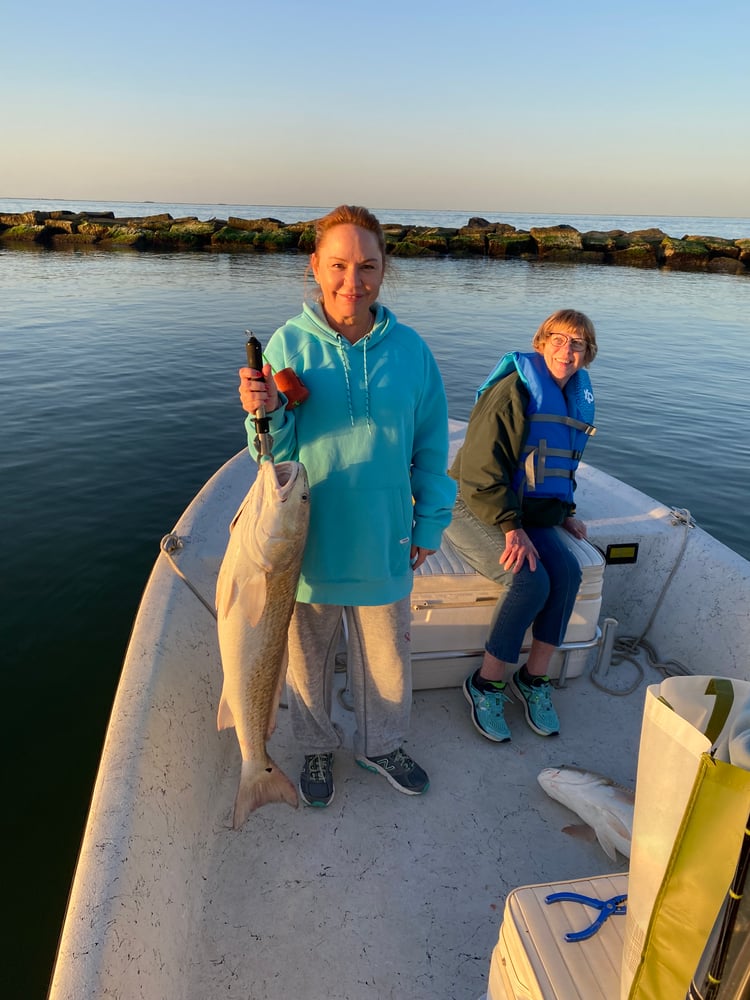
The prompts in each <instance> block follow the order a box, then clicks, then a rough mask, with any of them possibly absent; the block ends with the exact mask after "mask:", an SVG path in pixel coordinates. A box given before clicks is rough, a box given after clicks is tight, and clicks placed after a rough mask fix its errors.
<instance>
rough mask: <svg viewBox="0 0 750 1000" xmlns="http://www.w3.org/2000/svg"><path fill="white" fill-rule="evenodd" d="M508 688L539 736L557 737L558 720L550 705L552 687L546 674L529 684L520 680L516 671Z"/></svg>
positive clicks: (518, 671)
mask: <svg viewBox="0 0 750 1000" xmlns="http://www.w3.org/2000/svg"><path fill="white" fill-rule="evenodd" d="M510 687H511V690H512V691H513V694H515V695H516V696H517V698H518V700H519V701H520V702H521V704H522V705H523V710H524V713H525V715H526V721H527V722H528V724H529V725H530V726H531V728H532V729H533V730H534V732H535V733H539V735H540V736H557V734H558V733H559V732H560V720H559V719H558V717H557V712H556V711H555V708H554V706H553V704H552V685H551V684H550V681H549V677H547V676H546V674H545V675H544V676H542V677H535V678H534V679H533V681H532V682H531V684H526V683H525V682H524V681H522V680H521V671H520V670H517V671H516V672H515V673H514V674H513V676H512V677H511V679H510Z"/></svg>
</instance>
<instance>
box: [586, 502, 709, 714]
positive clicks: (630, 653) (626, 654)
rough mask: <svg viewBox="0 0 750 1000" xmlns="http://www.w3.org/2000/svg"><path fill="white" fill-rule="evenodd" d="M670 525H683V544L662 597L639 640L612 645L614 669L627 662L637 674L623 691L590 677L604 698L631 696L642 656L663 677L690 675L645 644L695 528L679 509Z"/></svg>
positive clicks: (630, 638) (641, 672)
mask: <svg viewBox="0 0 750 1000" xmlns="http://www.w3.org/2000/svg"><path fill="white" fill-rule="evenodd" d="M672 524H673V525H675V526H679V525H683V527H684V529H685V530H684V531H683V534H682V544H681V545H680V551H679V552H678V553H677V558H676V560H675V563H674V566H673V567H672V569H671V570H670V572H669V575H668V577H667V579H666V580H665V582H664V586H663V587H662V589H661V593H660V594H659V597H658V599H657V601H656V603H655V605H654V609H653V611H652V612H651V617H650V618H649V620H648V624H647V625H646V627H645V628H644V630H643V631H642V632H641V634H640V635H639V636H637V637H634V636H621V637H620V638H619V639H616V640H615V643H614V651H613V655H612V660H611V662H612V665H613V666H617V664H619V663H622V662H623V660H627V661H628V663H632V664H633V666H634V667H635V669H636V673H637V676H636V680H635V681H634V683H633V684H631V685H630V687H628V688H624V689H623V690H616V689H613V688H610V687H607V685H606V684H602V683H601V681H599V680H598V679H597V678H596V677H594V676H593V674H592V675H591V677H590V680H591V683H592V684H593V685H594V687H598V688H600V689H601V690H602V691H606V692H607V694H614V695H622V696H624V695H628V694H632V693H633V692H634V691H635V690H636V689H637V688H638V687H639V686H640V683H641V681H642V680H643V678H644V676H645V675H644V669H643V662H642V660H643V657H644V654H645V658H646V660H647V661H648V666H649V667H652V668H653V669H654V670H658V671H660V672H661V673H662V674H663V676H664V677H674V676H677V675H686V674H690V670H688V668H687V667H686V666H685V664H684V663H680V661H679V660H661V659H660V657H659V654H658V653H657V651H656V648H655V647H654V646H653V645H652V644H651V643H650V642H648V641H647V640H646V636H647V634H648V632H649V629H650V628H651V626H652V625H653V624H654V621H655V620H656V616H657V614H658V612H659V609H660V608H661V606H662V604H663V603H664V599H665V597H666V596H667V592H668V590H669V588H670V586H671V584H672V580H673V579H674V577H675V574H676V572H677V570H678V569H679V566H680V563H681V562H682V558H683V556H684V555H685V549H686V548H687V540H688V533H689V531H690V529H691V528H694V527H695V521H694V520H693V517H692V515H691V513H690V511H689V510H687V509H685V508H680V507H673V508H672Z"/></svg>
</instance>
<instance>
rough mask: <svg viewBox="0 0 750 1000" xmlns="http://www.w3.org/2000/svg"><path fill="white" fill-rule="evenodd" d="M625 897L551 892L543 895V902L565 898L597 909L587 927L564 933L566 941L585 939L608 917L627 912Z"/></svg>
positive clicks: (560, 900) (558, 900) (557, 901)
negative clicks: (596, 914)
mask: <svg viewBox="0 0 750 1000" xmlns="http://www.w3.org/2000/svg"><path fill="white" fill-rule="evenodd" d="M627 898H628V897H627V895H625V894H623V895H621V896H612V898H611V899H596V897H594V896H584V895H583V894H582V893H580V892H553V893H551V894H550V895H549V896H545V897H544V902H545V903H559V902H562V901H563V900H567V901H568V902H571V903H583V904H584V906H590V907H591V908H592V909H594V910H599V915H598V916H597V918H596V920H594V922H593V923H592V924H591V925H590V926H589V927H584V929H583V930H582V931H569V932H568V933H567V934H566V935H565V940H566V941H585V940H586V939H587V938H590V937H593V936H594V934H596V932H597V931H598V930H599V928H600V927H601V926H602V925H603V924H604V921H605V920H607V918H608V917H611V916H614V915H617V914H622V913H626V912H627V906H626V905H625V900H626V899H627Z"/></svg>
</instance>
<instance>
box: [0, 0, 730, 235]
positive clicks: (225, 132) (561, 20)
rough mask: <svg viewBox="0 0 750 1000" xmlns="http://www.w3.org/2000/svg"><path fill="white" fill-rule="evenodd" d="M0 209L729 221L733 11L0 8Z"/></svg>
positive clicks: (203, 0) (670, 4)
mask: <svg viewBox="0 0 750 1000" xmlns="http://www.w3.org/2000/svg"><path fill="white" fill-rule="evenodd" d="M0 39H1V40H2V41H1V42H0V83H1V84H2V95H3V96H2V100H1V101H0V197H7V198H10V197H15V198H35V197H39V198H69V199H92V200H102V201H107V200H111V201H145V200H151V201H162V202H163V201H168V202H181V201H184V202H196V203H197V202H201V203H213V202H226V203H230V204H232V203H235V204H260V205H316V206H317V205H333V204H338V203H340V202H345V201H349V202H356V203H361V204H366V205H369V206H371V207H373V208H415V209H420V208H424V209H457V210H460V209H486V210H493V211H503V210H506V211H512V212H559V213H561V214H563V213H564V214H574V213H592V214H609V213H620V214H642V215H649V214H656V215H725V216H742V217H746V216H750V2H749V0H713V2H707V0H662V2H659V0H627V2H620V3H615V2H610V0H567V2H564V0H451V2H446V0H348V2H347V0H200V2H198V0H181V2H175V0H126V2H122V3H121V2H118V0H113V2H111V0H63V2H60V0H24V2H18V0H2V3H0Z"/></svg>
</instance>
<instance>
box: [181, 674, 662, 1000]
mask: <svg viewBox="0 0 750 1000" xmlns="http://www.w3.org/2000/svg"><path fill="white" fill-rule="evenodd" d="M641 700H642V696H641V694H640V692H636V693H635V694H633V695H630V696H628V697H626V698H612V697H609V696H607V695H606V694H604V693H602V692H600V691H598V690H597V689H596V688H595V687H594V686H593V685H592V684H591V683H590V681H589V680H588V679H587V678H584V677H581V678H577V679H575V680H573V681H571V682H570V683H569V685H568V686H567V687H566V688H565V689H564V690H561V691H559V692H558V693H557V695H556V703H557V705H558V708H559V713H560V716H561V719H562V725H563V732H562V734H561V735H560V736H559V737H552V738H548V739H543V738H541V737H539V736H537V735H536V734H534V733H533V732H532V731H531V730H530V729H529V728H528V727H527V725H526V723H525V721H524V718H523V713H522V710H521V708H520V706H518V705H513V706H508V708H507V714H506V718H507V719H508V721H509V724H510V725H511V728H512V732H513V741H512V742H511V743H510V744H504V745H496V744H491V743H490V742H489V741H487V740H485V739H483V738H482V737H481V736H480V735H479V734H478V733H477V732H476V730H475V729H474V727H473V725H472V723H471V720H470V717H469V709H468V705H467V703H466V701H465V699H464V696H463V693H462V692H461V691H460V690H455V689H454V690H447V689H440V690H428V691H421V692H417V693H416V694H415V697H414V709H413V715H412V728H411V735H410V739H409V741H408V743H407V748H408V750H409V751H410V752H411V753H412V754H413V756H414V757H415V759H417V760H418V761H419V762H420V763H421V764H422V765H423V766H424V767H425V768H426V770H427V771H428V773H429V775H430V778H431V786H430V789H429V791H428V792H427V793H426V794H425V795H424V796H421V797H413V796H406V795H402V794H400V793H398V792H397V791H395V790H394V789H393V788H392V787H391V786H390V785H389V784H388V783H387V782H386V781H385V779H383V778H382V777H380V776H378V775H374V774H371V773H369V772H367V771H364V770H363V769H362V768H360V767H359V766H357V765H356V764H355V762H354V759H353V757H352V754H351V751H350V750H346V749H344V750H341V751H340V752H339V753H338V754H337V756H336V762H335V778H336V795H335V799H334V801H333V803H332V804H331V805H330V806H329V807H328V808H327V809H311V808H308V807H304V806H300V808H299V810H297V811H294V810H292V809H290V808H289V807H287V806H284V805H278V806H277V805H274V806H268V807H265V808H263V809H262V810H259V811H258V812H256V813H255V814H254V815H252V816H251V817H250V819H249V820H248V822H247V823H246V824H245V826H244V828H243V829H242V830H240V831H239V832H234V831H232V830H231V829H230V823H231V809H232V804H233V801H234V795H235V791H236V784H237V776H238V770H239V753H238V750H237V747H236V740H235V739H234V734H233V733H232V732H229V733H222V734H221V735H220V736H217V738H218V739H221V740H222V741H223V743H224V745H225V754H224V761H225V766H224V769H223V772H222V776H221V781H220V783H219V784H218V786H217V788H216V790H215V798H214V803H213V809H211V810H210V814H209V815H207V816H206V823H207V826H208V828H209V829H208V830H207V836H206V840H207V842H208V844H209V845H210V853H209V854H208V855H207V856H206V857H205V858H204V859H203V862H202V864H201V865H200V867H199V869H197V870H195V871H194V873H193V874H194V887H195V888H196V889H199V890H200V895H199V898H198V901H197V903H196V906H197V907H198V912H197V913H196V914H195V919H194V925H193V929H192V932H191V934H190V940H189V944H188V948H187V954H188V956H189V964H188V966H187V967H186V969H185V977H186V982H185V983H184V987H185V993H184V995H185V996H186V997H195V998H204V997H209V996H210V997H212V998H213V997H218V996H228V997H231V996H242V997H252V998H258V1000H260V998H264V1000H266V998H267V1000H282V998H287V997H290V998H291V997H295V998H306V1000H324V998H330V1000H359V998H365V997H373V998H378V1000H386V998H394V1000H407V998H410V1000H436V998H441V1000H477V998H478V997H480V996H484V993H485V991H486V989H487V977H488V973H489V957H490V954H491V951H492V948H493V947H494V945H495V942H496V940H497V934H498V930H499V925H500V920H501V917H502V910H503V903H504V900H505V896H506V895H507V893H508V892H509V891H510V890H511V889H513V888H514V887H515V886H518V885H523V884H529V883H536V882H547V881H553V880H559V879H568V878H577V877H581V876H586V875H594V874H604V873H610V872H613V871H625V870H626V868H627V859H624V858H619V857H618V861H619V862H620V864H619V865H615V864H613V862H612V861H610V859H609V858H608V857H607V856H606V855H605V854H604V852H603V851H602V849H601V848H600V847H599V845H598V843H597V842H596V841H595V840H592V839H591V837H586V838H585V839H579V838H577V837H573V836H571V835H569V834H568V833H565V832H563V829H564V828H565V827H566V826H567V825H569V824H571V823H573V824H578V823H580V821H579V820H578V819H577V817H575V816H574V815H573V814H572V813H570V812H569V811H568V810H567V809H565V808H564V807H563V806H561V805H559V804H558V803H557V802H555V801H553V800H552V799H550V798H549V797H548V796H547V795H545V793H544V792H543V791H542V789H541V788H540V786H539V784H538V783H537V781H536V776H537V774H538V773H539V771H540V770H541V769H542V768H544V767H547V766H552V765H556V764H560V763H576V764H578V765H580V766H582V767H586V768H588V769H592V770H599V771H601V772H603V773H606V774H607V775H609V776H610V777H612V778H615V779H616V780H618V781H620V782H622V783H624V784H631V786H632V784H633V782H634V778H635V767H636V760H637V752H638V738H639V734H640V706H641ZM339 721H340V722H341V724H342V726H343V727H344V728H345V731H347V732H349V733H350V731H351V727H352V724H353V723H352V720H351V715H350V713H348V712H345V711H344V710H339ZM288 729H289V726H288V720H287V718H286V716H285V713H284V712H283V711H282V712H281V713H280V720H279V727H278V729H277V732H276V734H275V735H274V738H273V740H272V744H271V746H272V752H273V754H274V757H275V759H276V760H277V762H278V763H279V764H280V766H282V767H284V768H285V769H286V770H287V771H288V773H289V774H290V775H293V776H295V777H296V775H297V774H298V772H299V767H300V764H301V754H300V751H299V749H298V748H297V747H296V746H295V744H294V740H293V739H292V738H291V737H290V734H289V732H288ZM349 745H351V744H349ZM586 829H587V828H586ZM582 919H584V920H585V912H582Z"/></svg>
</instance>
